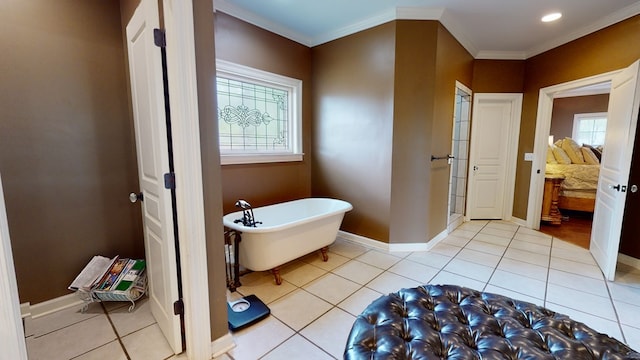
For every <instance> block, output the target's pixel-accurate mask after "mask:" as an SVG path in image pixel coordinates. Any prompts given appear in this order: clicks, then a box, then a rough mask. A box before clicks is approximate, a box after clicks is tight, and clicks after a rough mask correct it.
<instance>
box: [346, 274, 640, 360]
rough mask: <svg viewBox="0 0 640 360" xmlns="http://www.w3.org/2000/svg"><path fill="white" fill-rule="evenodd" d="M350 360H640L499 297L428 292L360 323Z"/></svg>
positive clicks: (401, 296)
mask: <svg viewBox="0 0 640 360" xmlns="http://www.w3.org/2000/svg"><path fill="white" fill-rule="evenodd" d="M344 358H345V359H350V360H352V359H459V360H462V359H465V360H466V359H483V360H484V359H529V360H533V359H545V360H546V359H571V360H578V359H606V360H614V359H640V353H637V352H635V351H633V350H632V349H630V348H629V347H627V346H626V345H624V344H623V343H621V342H619V341H618V340H616V339H614V338H611V337H609V336H607V335H605V334H601V333H598V332H596V331H595V330H593V329H591V328H589V327H587V326H586V325H584V324H582V323H579V322H577V321H574V320H571V319H570V318H569V317H568V316H566V315H562V314H558V313H555V312H553V311H551V310H548V309H545V308H543V307H540V306H537V305H534V304H531V303H527V302H523V301H518V300H514V299H511V298H508V297H505V296H502V295H497V294H490V293H483V292H478V291H475V290H471V289H468V288H463V287H458V286H453V285H425V286H420V287H417V288H413V289H403V290H400V291H398V292H397V293H393V294H389V295H387V296H383V297H381V298H379V299H377V300H376V301H374V302H373V303H371V305H369V306H368V307H367V308H366V309H365V310H364V311H363V312H362V314H360V315H359V316H358V317H357V318H356V321H355V323H354V324H353V327H352V328H351V333H350V334H349V338H348V340H347V346H346V349H345V352H344Z"/></svg>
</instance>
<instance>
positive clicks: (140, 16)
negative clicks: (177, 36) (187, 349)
mask: <svg viewBox="0 0 640 360" xmlns="http://www.w3.org/2000/svg"><path fill="white" fill-rule="evenodd" d="M158 27H159V25H158V4H157V1H155V0H142V1H141V3H140V5H139V6H138V8H137V9H136V11H135V14H134V15H133V17H132V19H131V21H130V22H129V24H128V25H127V30H126V31H127V50H128V54H129V70H130V73H131V96H132V105H133V115H134V122H135V133H136V134H135V135H136V149H137V158H138V177H139V179H140V190H141V192H142V193H143V196H144V197H143V201H142V217H143V225H144V241H145V251H146V260H147V272H148V279H149V301H150V303H151V312H152V314H153V316H154V317H155V319H156V321H157V322H158V325H159V326H160V329H161V330H162V332H163V333H164V335H165V337H166V338H167V340H168V342H169V344H170V345H171V347H172V348H173V350H174V352H175V353H176V354H177V353H180V352H182V340H181V329H180V318H179V316H176V315H174V314H173V303H174V302H175V301H176V300H178V279H177V269H176V268H177V264H176V249H175V237H174V236H175V235H174V231H173V214H172V204H171V192H170V190H167V189H165V188H164V174H165V173H168V172H169V158H168V153H169V152H168V143H167V129H166V123H165V113H164V92H163V81H162V59H161V53H160V49H159V48H158V47H156V46H155V45H154V41H153V29H154V28H158ZM123 196H124V194H123Z"/></svg>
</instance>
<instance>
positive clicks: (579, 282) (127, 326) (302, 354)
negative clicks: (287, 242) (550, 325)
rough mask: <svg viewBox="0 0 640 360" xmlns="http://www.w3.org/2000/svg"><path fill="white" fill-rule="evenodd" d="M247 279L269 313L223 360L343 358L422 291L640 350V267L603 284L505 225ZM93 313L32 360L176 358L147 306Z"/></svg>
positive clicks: (67, 326)
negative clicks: (381, 307) (368, 327)
mask: <svg viewBox="0 0 640 360" xmlns="http://www.w3.org/2000/svg"><path fill="white" fill-rule="evenodd" d="M282 277H283V279H284V281H283V284H282V285H280V286H276V285H275V284H274V283H273V278H272V277H271V275H270V274H269V273H268V272H260V273H250V274H247V275H245V276H243V277H242V284H243V285H242V286H241V287H240V288H239V289H238V292H236V293H233V294H230V295H229V298H230V299H236V298H239V297H241V296H243V295H249V294H256V295H257V296H258V297H259V298H260V299H261V300H263V301H264V302H265V303H267V304H268V306H269V308H270V309H271V315H270V316H269V317H268V318H266V319H264V320H262V321H261V322H259V323H257V324H254V325H252V326H250V327H248V328H246V329H243V330H240V331H238V332H236V333H234V334H233V338H234V341H235V343H236V347H235V348H234V349H232V350H231V351H229V352H228V353H226V354H223V355H222V356H220V357H218V359H224V360H227V359H234V360H255V359H341V358H342V353H343V350H344V344H345V341H346V337H347V335H348V333H349V331H350V329H351V325H352V323H353V321H354V319H355V317H356V316H357V315H358V314H359V313H360V312H361V311H362V310H363V309H364V307H366V306H367V305H368V304H369V303H370V302H371V301H373V300H374V299H376V298H377V297H379V296H381V295H383V294H387V293H389V292H394V291H397V290H399V289H400V288H403V287H414V286H418V285H421V284H425V283H434V284H436V283H438V284H444V283H448V284H456V285H462V286H468V287H471V288H474V289H477V290H481V291H487V292H493V293H500V294H504V295H507V296H511V297H514V298H518V299H520V300H525V301H530V302H533V303H536V304H538V305H542V306H546V307H547V308H550V309H552V310H554V311H557V312H561V313H564V314H567V315H569V316H571V317H572V318H574V319H576V320H578V321H581V322H584V323H586V324H587V325H589V326H591V327H592V328H594V329H596V330H598V331H600V332H604V333H607V334H609V335H611V336H613V337H615V338H617V339H619V340H621V341H622V342H625V343H627V344H629V345H630V346H631V347H632V348H634V349H638V350H640V316H639V315H640V270H637V269H634V268H632V267H630V266H627V265H624V264H619V265H618V273H617V276H616V281H615V282H608V281H605V280H604V277H603V276H602V273H601V272H600V270H599V269H598V267H597V265H596V263H595V261H594V260H593V258H592V257H591V255H590V254H589V252H588V251H587V250H585V249H583V248H580V247H577V246H574V245H571V244H569V243H567V242H564V241H562V240H559V239H556V238H552V237H550V236H548V235H545V234H542V233H540V232H537V231H534V230H529V229H526V228H523V227H519V226H517V225H514V224H512V223H507V222H502V221H491V222H487V221H472V222H467V223H464V224H463V225H462V226H460V227H459V228H458V229H456V230H455V231H454V232H452V233H451V234H450V235H449V236H448V237H447V238H446V239H445V240H444V241H442V242H441V243H440V244H438V245H436V246H435V247H434V248H433V249H432V250H431V251H429V252H407V253H397V252H394V253H389V252H384V251H380V250H376V249H370V248H367V247H364V246H362V245H359V244H354V243H351V242H348V241H345V240H341V239H338V240H337V241H336V243H335V244H334V245H332V246H331V247H330V256H329V261H328V262H323V261H322V260H321V258H320V256H319V255H317V254H311V255H308V256H305V257H303V258H301V259H299V260H296V261H293V262H291V263H289V264H287V265H286V266H284V267H283V269H282ZM105 309H106V311H105V310H103V307H102V306H101V305H99V304H92V307H90V309H89V311H87V313H85V314H82V313H80V312H79V311H78V310H79V309H68V310H65V311H60V312H58V313H55V314H51V315H48V316H45V317H41V318H39V319H37V320H34V321H33V322H32V324H31V326H32V327H33V328H32V330H33V331H32V332H33V333H34V335H33V336H30V337H28V338H27V347H28V351H29V357H30V359H48V360H49V359H149V360H155V359H171V358H172V354H171V350H170V349H169V346H168V345H167V344H166V342H165V340H164V338H163V337H162V335H161V334H160V331H159V329H158V326H157V324H156V323H155V321H154V320H153V318H152V317H151V315H150V313H149V309H148V306H147V305H146V303H145V302H144V301H143V302H141V303H139V304H138V306H137V307H136V309H135V310H134V312H133V313H127V311H126V307H123V306H121V307H116V305H114V304H107V307H106V308H105Z"/></svg>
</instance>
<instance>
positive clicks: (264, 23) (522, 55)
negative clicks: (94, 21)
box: [214, 0, 640, 60]
mask: <svg viewBox="0 0 640 360" xmlns="http://www.w3.org/2000/svg"><path fill="white" fill-rule="evenodd" d="M214 5H215V9H216V10H219V11H222V12H224V13H227V14H229V15H231V16H234V17H237V18H239V19H241V20H243V21H246V22H248V23H250V24H253V25H255V26H258V27H261V28H263V29H265V30H268V31H271V32H273V33H275V34H278V35H280V36H283V37H286V38H288V39H290V40H293V41H295V42H298V43H300V44H302V45H305V46H308V47H313V46H317V45H321V44H324V43H327V42H330V41H333V40H336V39H339V38H342V37H345V36H348V35H351V34H355V33H357V32H360V31H363V30H366V29H370V28H372V27H375V26H378V25H381V24H384V23H387V22H389V21H393V20H437V21H440V23H441V24H442V25H443V26H444V27H445V28H446V29H447V30H448V31H449V32H450V33H451V34H452V35H453V36H454V37H455V38H456V40H458V42H459V43H460V44H461V45H462V46H463V47H464V48H465V49H466V50H467V51H468V52H469V53H470V54H471V56H473V57H474V58H475V59H492V60H526V59H528V58H530V57H533V56H536V55H538V54H541V53H543V52H545V51H548V50H551V49H553V48H555V47H558V46H561V45H563V44H566V43H568V42H571V41H573V40H575V39H578V38H580V37H583V36H585V35H588V34H591V33H593V32H595V31H598V30H601V29H604V28H605V27H607V26H610V25H613V24H615V23H618V22H620V21H622V20H625V19H628V18H630V17H632V16H635V15H638V14H640V2H638V3H635V4H633V5H630V6H627V7H626V8H623V9H621V10H619V11H616V12H614V13H612V14H609V15H607V16H605V17H603V18H601V19H599V20H598V21H596V22H594V23H592V24H590V25H588V26H585V27H583V28H582V29H579V30H577V31H574V32H572V33H570V34H568V35H565V36H560V37H557V38H554V39H553V40H552V41H550V42H547V43H545V44H542V45H540V46H536V47H533V48H530V49H528V50H526V51H492V50H479V49H478V48H477V47H476V46H475V45H474V44H473V43H472V42H471V41H470V40H469V39H468V37H467V36H466V34H465V32H464V31H463V30H462V27H461V26H459V25H458V24H457V22H456V21H455V20H454V18H453V17H452V16H451V15H449V13H448V12H447V11H446V9H443V8H417V7H398V8H395V9H390V10H388V11H384V12H381V13H379V14H377V15H374V16H372V17H369V18H367V19H364V20H361V21H358V22H356V23H354V24H351V25H348V26H345V27H343V28H340V29H337V30H335V31H330V32H327V33H325V34H322V35H320V36H317V37H314V38H310V37H308V36H304V35H302V34H300V33H298V32H296V31H294V30H291V29H290V28H287V27H284V26H282V25H280V24H278V23H275V22H273V21H270V20H267V19H265V18H263V17H261V16H258V15H256V14H254V13H252V12H250V11H247V10H245V9H243V8H241V7H238V6H236V5H233V4H231V3H229V2H227V1H226V0H216V1H215V2H214Z"/></svg>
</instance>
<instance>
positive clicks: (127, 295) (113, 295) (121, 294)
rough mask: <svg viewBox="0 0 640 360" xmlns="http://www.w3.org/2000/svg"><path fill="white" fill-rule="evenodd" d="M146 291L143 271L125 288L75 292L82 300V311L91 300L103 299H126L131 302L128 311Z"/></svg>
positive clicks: (131, 309) (99, 300) (145, 275)
mask: <svg viewBox="0 0 640 360" xmlns="http://www.w3.org/2000/svg"><path fill="white" fill-rule="evenodd" d="M146 293H147V272H146V271H144V272H142V273H141V274H140V275H138V278H137V279H136V281H135V282H134V283H132V284H131V286H130V287H129V288H128V289H126V290H107V291H103V290H95V289H93V290H89V291H86V290H82V289H78V291H76V294H78V296H79V297H80V299H82V301H84V305H83V306H82V310H81V311H82V312H85V311H87V308H88V307H89V304H91V303H93V302H103V301H128V302H130V303H131V305H129V312H131V311H133V309H134V308H135V307H136V301H137V300H138V299H140V298H141V297H142V296H144V294H146Z"/></svg>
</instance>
